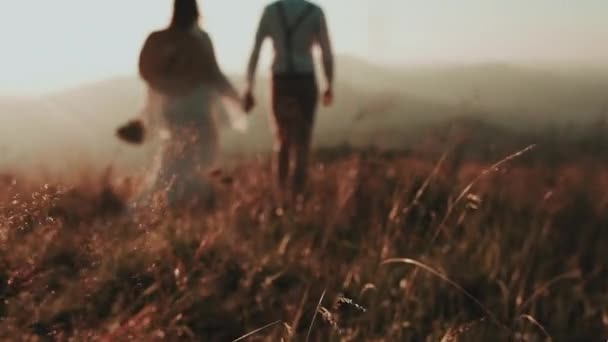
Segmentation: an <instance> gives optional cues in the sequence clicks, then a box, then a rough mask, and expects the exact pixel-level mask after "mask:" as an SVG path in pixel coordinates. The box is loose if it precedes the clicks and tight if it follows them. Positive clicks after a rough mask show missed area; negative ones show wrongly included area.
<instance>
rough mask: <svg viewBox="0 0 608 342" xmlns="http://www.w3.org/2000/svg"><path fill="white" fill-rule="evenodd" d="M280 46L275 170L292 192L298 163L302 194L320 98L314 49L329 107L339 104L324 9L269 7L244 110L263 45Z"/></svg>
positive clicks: (287, 1) (301, 3)
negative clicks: (267, 42)
mask: <svg viewBox="0 0 608 342" xmlns="http://www.w3.org/2000/svg"><path fill="white" fill-rule="evenodd" d="M266 38H270V39H271V40H272V42H273V46H274V52H275V54H274V61H273V64H272V114H273V115H272V119H273V120H272V121H273V124H274V125H273V126H274V134H275V153H276V157H275V159H276V160H275V165H274V168H275V172H276V175H277V178H278V184H279V186H280V188H281V190H288V189H289V188H290V185H289V184H288V182H289V169H290V164H291V161H292V160H293V161H294V164H295V165H294V172H293V180H292V187H293V188H292V190H293V192H294V194H300V193H301V192H302V191H303V190H304V186H305V183H306V178H307V169H308V156H309V151H310V146H311V137H312V129H313V124H314V118H315V112H316V107H317V100H318V94H319V91H318V88H317V83H316V79H315V67H314V61H313V54H312V49H313V47H314V46H315V45H316V46H319V47H320V49H321V54H322V60H323V70H324V73H325V77H326V79H327V82H326V83H327V88H326V89H325V91H324V93H323V104H324V105H326V106H329V105H330V104H331V103H332V100H333V91H332V87H333V78H334V61H333V54H332V47H331V43H330V39H329V33H328V29H327V23H326V19H325V14H324V12H323V10H322V9H321V8H320V7H319V6H317V5H314V4H312V3H310V2H308V1H306V0H278V1H275V2H274V3H272V4H270V5H268V6H266V8H265V9H264V12H263V15H262V19H261V21H260V23H259V27H258V29H257V34H256V37H255V45H254V48H253V52H252V54H251V58H250V61H249V67H248V70H247V83H248V84H247V90H246V92H245V99H244V108H245V110H246V111H250V110H251V109H252V108H253V106H254V103H255V101H254V97H253V94H252V89H253V87H254V81H255V72H256V68H257V64H258V58H259V54H260V49H261V47H262V43H263V42H264V41H265V39H266Z"/></svg>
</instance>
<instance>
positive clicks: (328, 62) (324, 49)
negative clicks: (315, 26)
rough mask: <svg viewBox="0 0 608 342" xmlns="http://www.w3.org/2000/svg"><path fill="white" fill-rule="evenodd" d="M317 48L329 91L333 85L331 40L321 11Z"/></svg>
mask: <svg viewBox="0 0 608 342" xmlns="http://www.w3.org/2000/svg"><path fill="white" fill-rule="evenodd" d="M319 46H320V48H321V57H322V61H323V71H324V72H325V78H326V80H327V89H328V90H329V91H331V90H332V88H333V84H334V54H333V51H332V46H331V40H330V38H329V29H328V28H327V20H326V18H325V13H324V12H323V11H321V19H320V31H319Z"/></svg>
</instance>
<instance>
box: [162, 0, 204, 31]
mask: <svg viewBox="0 0 608 342" xmlns="http://www.w3.org/2000/svg"><path fill="white" fill-rule="evenodd" d="M199 16H200V14H199V11H198V5H197V3H196V0H175V2H174V3H173V18H172V19H171V24H170V25H169V27H170V28H173V29H180V30H189V29H191V28H192V27H193V26H194V25H195V24H197V23H198V19H199Z"/></svg>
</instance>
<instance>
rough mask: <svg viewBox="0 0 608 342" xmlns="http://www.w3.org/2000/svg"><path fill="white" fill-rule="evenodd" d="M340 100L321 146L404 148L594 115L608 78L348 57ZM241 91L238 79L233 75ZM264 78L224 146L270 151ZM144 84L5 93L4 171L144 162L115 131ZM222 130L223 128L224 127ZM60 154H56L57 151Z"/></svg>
mask: <svg viewBox="0 0 608 342" xmlns="http://www.w3.org/2000/svg"><path fill="white" fill-rule="evenodd" d="M337 64H338V83H337V86H336V103H335V105H334V106H333V107H331V108H323V109H321V111H320V115H319V118H318V121H317V131H316V143H317V146H336V145H340V144H344V143H349V144H354V145H370V144H371V145H377V146H381V147H391V148H403V147H405V146H408V145H410V144H411V143H415V142H416V141H418V140H419V139H420V136H419V134H420V131H419V129H418V128H419V127H420V126H421V125H428V124H432V123H433V122H438V121H443V120H445V119H447V118H451V117H454V116H461V115H476V116H478V117H479V118H481V119H483V120H486V121H489V122H493V123H497V124H501V125H504V124H509V125H511V126H522V125H520V124H518V123H521V122H525V126H524V127H531V126H535V125H539V126H543V125H546V124H547V123H555V122H560V121H561V122H564V121H571V120H572V119H573V118H576V120H577V121H579V122H580V121H585V120H587V121H588V120H595V119H596V118H597V117H598V116H599V115H600V113H602V108H605V107H606V105H607V103H608V100H606V99H607V98H608V95H607V94H608V77H605V76H604V74H601V73H597V76H596V77H593V75H592V74H590V73H580V74H573V73H569V74H568V73H558V72H555V73H552V72H549V71H547V70H542V69H532V68H525V67H519V66H512V65H506V64H504V65H501V64H485V65H469V66H435V67H432V66H425V67H405V68H396V67H393V68H388V67H383V66H376V65H373V64H369V63H367V62H365V61H361V60H358V59H356V58H351V57H345V56H343V57H340V59H339V61H338V63H337ZM232 78H233V79H234V80H235V82H236V84H237V86H238V87H239V88H241V89H242V82H241V81H242V77H238V76H234V77H232ZM267 89H268V87H267V80H266V79H260V80H259V82H258V90H257V95H258V107H257V109H256V111H255V112H254V113H253V115H252V116H251V117H250V129H249V131H248V132H247V134H239V133H235V132H230V131H226V132H225V134H223V139H224V143H223V146H224V147H225V149H226V151H227V152H235V153H251V152H259V151H268V149H269V147H270V143H271V137H270V133H269V131H268V125H267V122H266V118H267V114H266V113H267V112H268V107H267V99H268V93H267ZM143 103H144V88H143V85H142V83H141V82H140V81H139V80H138V79H137V78H136V77H134V76H131V77H119V78H113V79H108V80H103V81H100V82H96V83H90V84H86V85H82V86H80V87H76V88H74V89H67V90H64V91H61V92H58V93H54V94H50V95H48V96H45V97H41V98H0V113H2V115H0V148H1V149H2V151H3V157H2V158H1V159H0V168H7V167H9V166H12V165H14V164H15V163H16V161H17V160H19V163H20V164H24V163H26V164H27V163H30V164H28V165H35V164H32V163H37V164H42V165H48V164H53V163H55V166H57V165H56V164H57V163H56V160H58V159H59V160H61V161H62V162H61V164H64V166H65V164H66V162H65V160H66V158H67V159H68V160H69V159H71V160H72V161H70V163H72V162H73V163H78V161H85V162H87V163H90V162H94V161H95V162H101V163H102V164H107V163H109V162H118V163H123V162H124V163H127V164H130V165H136V164H138V163H140V161H141V160H142V159H141V158H142V153H141V151H142V149H141V148H137V149H134V148H130V147H125V146H122V145H121V144H120V143H119V142H118V141H117V140H116V139H114V129H115V128H116V127H117V126H118V125H120V124H122V123H123V122H125V121H126V120H128V119H130V118H132V117H134V116H135V115H137V114H138V111H139V110H140V108H141V106H142V104H143ZM224 127H225V125H224ZM58 152H59V153H58Z"/></svg>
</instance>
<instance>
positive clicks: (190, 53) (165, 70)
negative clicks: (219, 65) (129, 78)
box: [139, 29, 215, 95]
mask: <svg viewBox="0 0 608 342" xmlns="http://www.w3.org/2000/svg"><path fill="white" fill-rule="evenodd" d="M214 65H215V63H214V56H213V51H212V48H211V45H210V44H209V43H208V41H207V39H205V33H204V32H202V31H200V30H199V31H195V30H192V31H183V30H174V29H166V30H163V31H157V32H154V33H152V34H151V35H150V36H149V37H148V39H147V40H146V42H145V44H144V47H143V48H142V51H141V53H140V58H139V73H140V75H141V77H142V78H143V79H144V80H145V81H146V82H147V84H148V85H149V86H150V87H151V88H153V89H154V90H156V91H158V92H160V93H163V94H167V95H180V94H185V93H188V92H189V91H190V90H192V89H194V88H196V87H198V86H200V85H201V84H202V83H203V82H205V80H207V79H211V78H212V77H213V74H214V70H213V66H214Z"/></svg>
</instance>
